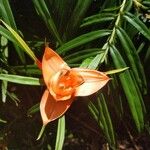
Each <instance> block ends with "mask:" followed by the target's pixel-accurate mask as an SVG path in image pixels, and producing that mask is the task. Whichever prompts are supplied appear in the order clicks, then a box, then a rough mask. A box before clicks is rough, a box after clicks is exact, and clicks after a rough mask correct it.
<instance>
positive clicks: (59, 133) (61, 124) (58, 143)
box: [55, 116, 65, 150]
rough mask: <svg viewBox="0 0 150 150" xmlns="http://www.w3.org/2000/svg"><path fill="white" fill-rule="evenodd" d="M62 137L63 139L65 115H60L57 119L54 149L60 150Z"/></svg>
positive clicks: (62, 141) (62, 142)
mask: <svg viewBox="0 0 150 150" xmlns="http://www.w3.org/2000/svg"><path fill="white" fill-rule="evenodd" d="M64 139H65V116H62V117H61V118H59V120H58V126H57V137H56V143H55V150H62V147H63V144H64Z"/></svg>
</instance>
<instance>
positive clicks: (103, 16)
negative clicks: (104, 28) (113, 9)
mask: <svg viewBox="0 0 150 150" xmlns="http://www.w3.org/2000/svg"><path fill="white" fill-rule="evenodd" d="M115 17H116V15H115V14H113V13H100V14H96V15H93V16H90V17H87V18H85V19H84V20H83V22H82V24H81V25H80V27H85V26H89V25H93V24H98V23H103V22H106V21H111V20H113V19H114V18H115Z"/></svg>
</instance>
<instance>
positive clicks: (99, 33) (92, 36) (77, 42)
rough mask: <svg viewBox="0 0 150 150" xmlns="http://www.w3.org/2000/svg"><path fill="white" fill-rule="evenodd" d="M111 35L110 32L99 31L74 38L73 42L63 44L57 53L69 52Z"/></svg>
mask: <svg viewBox="0 0 150 150" xmlns="http://www.w3.org/2000/svg"><path fill="white" fill-rule="evenodd" d="M109 34H110V30H98V31H92V32H89V33H86V34H83V35H80V36H78V37H76V38H74V39H73V40H71V41H69V42H67V43H65V44H63V45H62V46H61V47H59V48H58V49H57V52H58V53H59V54H61V53H64V52H67V51H69V50H71V49H73V48H76V47H77V46H80V45H83V44H86V43H88V42H91V41H93V40H96V39H98V38H101V37H104V36H107V35H109Z"/></svg>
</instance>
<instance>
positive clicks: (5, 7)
mask: <svg viewBox="0 0 150 150" xmlns="http://www.w3.org/2000/svg"><path fill="white" fill-rule="evenodd" d="M0 14H1V17H2V19H3V20H4V21H5V22H6V23H7V24H8V25H9V26H10V27H12V28H13V29H14V30H15V31H16V32H17V27H16V23H15V20H14V16H13V13H12V11H11V7H10V4H9V1H8V0H1V1H0ZM0 31H1V30H0ZM7 37H8V36H7ZM7 37H6V38H7ZM8 39H9V37H8ZM14 47H15V49H16V52H17V53H18V56H19V58H20V60H21V61H22V63H24V64H25V56H24V53H23V52H22V51H20V49H19V47H18V46H17V45H16V43H14Z"/></svg>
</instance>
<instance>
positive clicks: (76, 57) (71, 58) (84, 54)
mask: <svg viewBox="0 0 150 150" xmlns="http://www.w3.org/2000/svg"><path fill="white" fill-rule="evenodd" d="M98 53H100V49H99V48H91V49H85V50H80V51H77V52H75V53H73V54H70V55H67V56H66V57H65V58H64V60H65V61H67V63H75V62H80V61H81V60H83V59H86V58H88V57H92V56H96V55H97V54H98Z"/></svg>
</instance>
